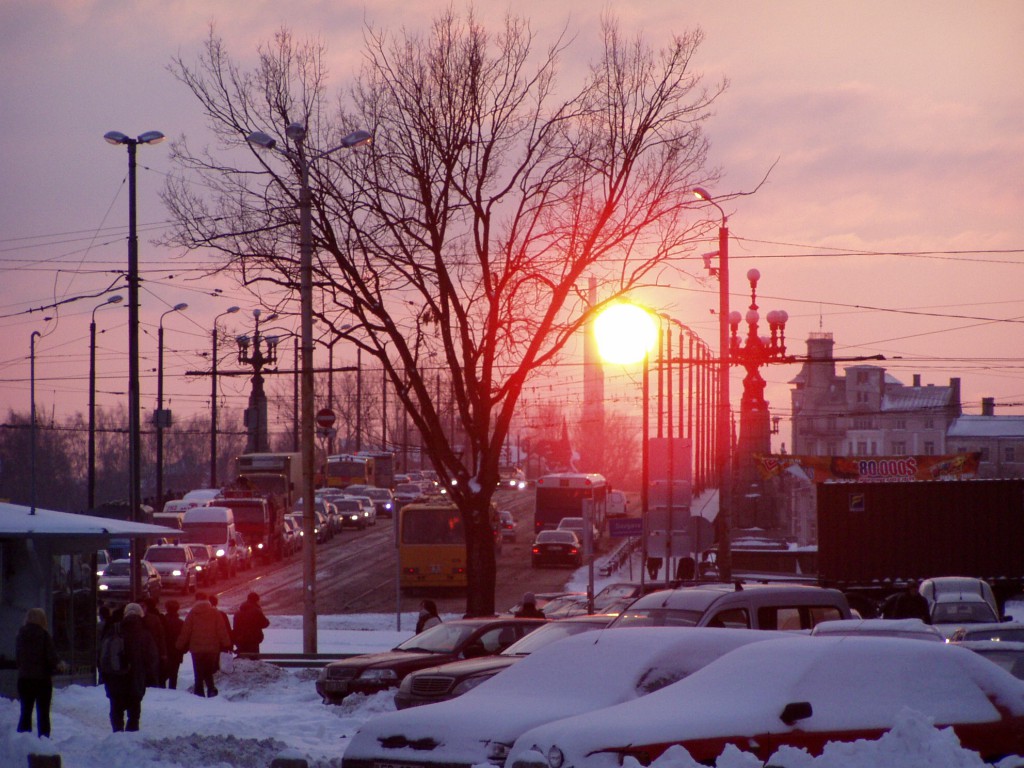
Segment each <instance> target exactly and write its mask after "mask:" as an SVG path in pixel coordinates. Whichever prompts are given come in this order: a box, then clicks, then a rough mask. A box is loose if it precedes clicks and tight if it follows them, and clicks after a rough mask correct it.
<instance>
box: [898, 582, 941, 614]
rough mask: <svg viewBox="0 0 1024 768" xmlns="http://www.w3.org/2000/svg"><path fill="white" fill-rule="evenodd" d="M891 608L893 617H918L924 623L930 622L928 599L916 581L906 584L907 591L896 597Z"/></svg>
mask: <svg viewBox="0 0 1024 768" xmlns="http://www.w3.org/2000/svg"><path fill="white" fill-rule="evenodd" d="M893 608H894V611H893V618H894V619H920V620H921V621H923V622H924V623H925V624H931V623H932V617H931V611H930V610H929V609H928V601H927V600H926V599H925V597H924V595H922V594H921V592H920V590H919V588H918V584H917V582H916V581H912V582H910V583H909V584H907V591H906V592H904V593H903V594H901V595H900V596H899V597H897V598H896V601H895V604H894V606H893Z"/></svg>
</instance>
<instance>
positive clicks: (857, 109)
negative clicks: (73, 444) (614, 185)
mask: <svg viewBox="0 0 1024 768" xmlns="http://www.w3.org/2000/svg"><path fill="white" fill-rule="evenodd" d="M447 4H448V3H447V0H424V1H423V2H420V3H417V4H415V9H416V13H415V15H413V16H411V15H410V14H409V13H408V10H409V8H410V5H409V4H408V3H398V2H394V1H393V0H390V1H386V2H375V3H372V4H367V5H365V6H364V4H362V3H359V2H347V1H345V0H340V1H338V2H332V3H313V2H305V1H303V0H297V2H295V3H291V4H288V5H287V6H283V5H282V4H280V3H270V2H264V1H263V0H250V1H248V2H244V3H242V2H233V1H232V2H220V1H218V2H212V3H211V2H208V1H207V0H204V1H203V2H198V1H195V0H181V1H180V2H172V3H158V4H157V3H133V2H123V1H120V0H118V1H115V2H99V1H98V0H93V1H91V2H90V1H89V0H76V1H74V2H71V1H68V2H54V1H50V2H47V1H46V0H14V2H5V3H3V4H2V5H0V28H3V29H4V39H3V42H2V44H0V66H2V71H3V72H4V73H5V74H4V78H3V80H2V83H0V104H3V109H2V110H0V126H2V129H3V137H4V141H3V142H2V143H0V168H2V170H3V178H4V181H5V183H4V205H3V206H2V207H0V233H2V234H0V264H2V269H3V276H4V279H3V281H2V283H0V316H2V317H0V338H2V339H3V342H2V346H0V407H2V408H3V411H4V413H5V414H6V412H7V410H8V409H9V408H14V409H16V410H18V411H21V412H25V411H27V408H28V402H29V361H28V357H29V336H30V334H31V332H32V331H34V330H39V331H41V332H42V333H43V337H42V338H41V339H39V340H38V341H37V347H36V349H37V362H36V376H37V386H36V401H37V405H38V407H39V408H40V409H42V410H43V411H45V412H46V413H50V412H54V413H56V414H57V415H58V416H62V415H68V414H70V413H72V412H74V411H75V410H84V408H85V404H86V399H87V390H88V324H89V316H90V313H91V311H92V308H93V307H94V306H96V305H98V304H100V303H102V299H83V300H80V301H77V302H74V303H71V304H68V305H65V306H64V307H62V308H61V310H60V312H59V315H57V314H56V313H54V312H53V311H52V310H46V311H39V312H33V313H30V314H24V313H25V312H26V311H27V310H29V309H35V308H40V307H44V306H47V305H50V304H53V303H54V302H56V301H60V300H63V299H66V298H69V297H71V296H76V295H82V294H90V293H98V292H99V291H101V290H103V289H104V288H105V287H106V286H107V285H108V284H110V283H111V282H113V280H114V279H115V273H114V272H113V270H117V269H123V268H124V265H125V264H126V251H127V249H126V242H125V236H126V226H127V188H126V184H125V181H124V180H125V177H126V173H127V158H126V153H125V151H124V149H123V148H114V147H111V146H109V145H107V144H106V143H104V142H103V139H102V136H103V134H104V133H105V132H107V131H109V130H118V131H122V132H124V133H127V134H129V135H133V136H134V135H138V134H139V133H142V132H144V131H147V130H153V129H155V130H160V131H162V132H164V133H165V134H167V135H168V136H169V137H171V138H175V137H179V136H181V135H183V134H186V135H188V136H189V138H190V141H191V142H193V143H194V144H204V143H208V142H209V141H210V140H209V139H208V138H207V137H208V136H209V133H208V131H207V129H206V126H205V124H204V123H203V121H202V117H201V115H200V114H199V109H198V105H197V104H196V103H195V102H194V101H193V100H192V99H191V97H190V94H189V93H188V92H187V91H186V90H185V89H184V88H183V86H181V85H180V84H178V83H177V81H175V80H174V79H173V78H172V77H171V76H170V75H169V73H168V72H167V65H168V64H169V62H170V60H171V58H172V57H173V56H175V55H178V54H181V55H183V56H184V57H185V58H186V59H189V60H193V59H194V58H195V56H196V54H197V53H198V51H199V48H200V45H201V43H202V40H203V38H204V36H205V34H206V29H207V25H208V24H209V23H210V22H211V21H212V22H215V23H216V24H217V25H218V30H219V32H220V33H221V34H222V35H223V36H224V37H225V38H226V40H227V42H228V44H229V46H230V47H231V49H232V52H233V54H234V55H235V56H236V57H238V58H241V59H249V58H250V57H251V55H252V52H253V50H254V47H255V44H256V43H257V42H259V41H263V40H265V39H267V38H268V37H270V36H271V35H272V34H273V33H274V31H275V30H277V29H278V28H279V27H280V26H282V25H287V26H289V27H290V28H292V30H293V31H294V32H295V33H296V34H297V35H299V36H306V35H312V34H317V35H321V36H322V37H323V38H324V40H325V41H326V42H327V44H328V46H329V50H330V53H331V56H332V60H331V72H332V76H333V83H332V85H334V86H337V87H339V88H340V87H341V86H343V85H344V84H345V82H346V80H347V78H348V77H349V76H350V74H351V73H352V72H353V71H354V70H355V68H356V67H357V66H358V61H359V51H360V47H361V35H362V28H361V25H362V22H363V20H364V18H365V19H367V20H370V21H372V22H374V23H376V24H379V25H382V26H395V25H399V24H405V25H408V26H411V27H414V28H415V27H421V26H422V25H425V24H426V22H427V20H428V18H429V15H430V12H432V11H437V10H439V9H441V8H444V7H445V6H447ZM480 5H481V8H482V9H483V10H480V11H479V13H480V15H482V16H483V17H484V18H495V17H497V16H498V15H499V13H500V12H499V11H497V10H491V8H492V4H490V3H486V4H483V3H481V4H480ZM494 7H495V8H496V7H497V6H494ZM514 7H515V10H516V12H517V13H521V14H523V15H525V16H526V17H528V18H530V19H531V20H532V22H533V26H534V28H535V30H536V32H537V34H538V37H539V39H540V42H546V41H548V40H550V39H551V38H552V37H553V36H554V35H555V34H556V33H557V31H558V30H559V29H560V28H561V26H562V25H564V24H565V25H567V26H568V28H569V30H570V31H571V32H573V33H575V34H576V35H577V40H576V43H575V45H574V47H573V48H572V51H571V54H572V56H574V57H575V58H573V57H567V58H566V60H565V64H564V70H565V77H566V79H567V82H568V83H569V84H570V85H571V84H572V83H573V82H574V78H576V77H578V75H579V72H580V71H581V67H582V66H583V61H584V60H585V58H586V56H587V53H588V50H589V49H591V48H592V47H593V46H594V44H595V42H596V36H595V34H594V32H595V27H596V23H597V20H598V17H599V14H600V12H601V8H602V6H601V5H600V4H596V3H593V2H588V1H585V0H565V1H563V2H559V3H552V2H550V0H520V1H519V2H517V3H515V5H514ZM609 7H614V9H615V11H616V13H617V14H618V16H619V18H620V20H621V22H622V24H623V26H624V27H625V28H626V29H627V30H629V31H634V32H635V31H639V32H643V33H644V34H645V35H646V36H647V38H648V39H649V40H650V41H651V42H652V43H655V44H657V43H659V42H661V41H663V40H665V39H666V38H665V36H666V35H667V34H668V33H669V32H670V31H672V30H676V31H683V30H684V29H686V28H688V27H691V26H694V25H699V26H700V27H702V28H703V30H704V32H705V35H706V39H705V42H704V45H703V46H702V48H701V50H700V52H699V54H698V57H697V60H696V62H695V66H696V68H697V69H698V70H700V71H703V72H704V73H705V76H706V77H707V78H708V79H709V80H711V81H715V80H718V79H721V78H722V77H726V78H728V79H729V80H730V87H729V89H728V90H727V91H726V93H725V94H724V95H723V96H722V97H721V99H720V100H719V102H718V105H717V114H716V116H715V117H714V118H713V119H712V120H711V121H710V122H709V124H708V126H707V129H708V133H709V136H710V138H711V141H712V144H713V149H712V161H713V163H714V164H716V165H717V166H719V167H720V168H721V169H722V172H723V180H722V183H721V186H720V188H719V189H716V190H712V192H713V193H715V194H728V193H733V192H749V191H752V190H753V189H754V188H755V187H756V186H757V185H758V183H759V182H760V181H761V179H762V177H763V176H764V175H765V174H766V173H767V171H768V169H769V168H770V167H771V166H772V164H773V163H776V161H777V164H776V165H775V168H774V170H773V171H772V172H771V174H770V176H769V178H768V180H767V182H766V183H765V184H764V186H762V187H761V189H760V190H759V191H758V192H757V194H756V195H752V196H749V197H744V198H740V199H738V200H736V201H734V202H732V203H730V204H729V205H728V206H727V212H728V214H729V224H730V227H731V233H732V236H733V240H732V242H731V256H732V289H733V300H732V305H733V308H734V309H740V310H741V311H742V310H745V309H746V304H747V303H748V302H747V300H745V299H744V294H745V293H746V290H747V286H746V281H745V280H744V274H745V273H746V271H747V269H749V268H750V267H756V268H758V269H759V270H760V271H761V274H762V281H761V284H760V286H759V288H758V294H759V304H760V306H761V312H762V316H763V315H764V314H766V313H767V311H768V310H771V309H776V308H779V309H786V310H787V311H788V312H789V316H790V322H789V326H788V329H787V336H788V340H789V342H790V351H791V352H793V353H796V354H802V353H803V352H804V351H805V345H804V339H805V338H806V337H807V335H808V333H810V332H816V331H819V330H820V331H826V332H831V333H833V334H834V336H835V340H836V351H837V354H840V355H851V356H853V355H873V354H883V355H885V356H886V357H887V358H889V361H888V362H886V363H884V365H886V366H887V367H888V368H889V369H890V371H891V372H892V373H893V374H894V375H895V376H897V377H898V378H900V379H901V380H903V381H904V382H905V383H907V384H909V383H910V381H911V378H912V375H913V374H914V373H921V374H922V377H923V381H924V383H926V384H927V383H933V384H946V383H948V380H949V378H950V377H951V376H959V377H960V378H961V379H962V391H963V400H964V403H965V410H966V411H967V412H977V411H978V408H979V405H980V401H981V398H982V397H989V396H991V397H995V398H996V403H997V413H1003V414H1008V413H1017V414H1020V413H1024V405H1021V406H1016V407H1015V406H1012V405H1010V404H1013V403H1021V404H1024V374H1022V373H1021V370H1020V368H1021V361H1020V359H1019V358H1018V357H1017V354H1018V352H1017V350H1018V349H1020V328H1021V320H1022V319H1024V295H1022V293H1021V290H1020V287H1019V286H1020V284H1021V279H1020V270H1021V267H1020V266H1019V265H1020V262H1021V260H1022V251H1024V215H1022V210H1024V205H1022V203H1024V181H1022V180H1024V132H1022V131H1021V125H1022V124H1024V89H1021V87H1020V81H1021V76H1022V75H1024V46H1022V45H1021V41H1022V40H1024V5H1022V4H1020V3H1018V2H1014V1H1013V0H1003V1H996V2H972V3H963V2H946V1H944V0H930V1H929V2H902V3H898V4H894V3H890V2H862V1H859V0H858V1H857V2H853V1H852V0H851V1H849V2H828V1H825V2H822V1H811V0H808V1H806V2H793V1H790V2H786V1H783V2H771V3H768V2H762V3H755V2H739V1H738V0H719V1H717V2H713V1H710V0H709V1H708V2H704V1H694V2H678V1H677V2H668V1H667V0H666V1H665V2H654V1H652V0H643V1H642V2H641V1H640V0H636V1H634V2H619V3H614V4H609ZM285 9H287V10H285ZM286 13H287V15H285V14H286ZM367 127H369V128H372V126H367ZM167 154H168V153H167V149H166V145H161V146H155V147H142V148H140V150H139V158H138V159H139V171H138V181H139V225H140V250H141V258H142V264H143V276H144V278H145V283H144V287H143V291H142V313H143V314H142V316H143V335H142V342H141V344H142V354H143V357H144V359H143V361H142V363H141V367H142V371H143V382H142V405H143V408H144V411H145V412H144V416H143V418H144V419H148V412H149V410H150V409H151V408H153V407H154V406H155V398H156V379H155V375H152V374H150V373H149V372H150V370H151V369H153V368H155V366H156V356H157V355H156V324H157V320H158V318H159V315H160V313H161V312H163V311H165V310H166V309H169V308H170V307H171V306H173V305H174V304H176V303H178V302H182V301H184V302H188V303H189V304H190V308H189V310H188V311H187V312H185V313H182V315H180V316H179V315H171V316H168V317H167V318H166V319H165V329H166V339H167V341H166V344H165V377H166V378H165V390H166V399H167V400H168V403H167V404H169V407H171V408H172V409H174V410H175V411H176V413H177V414H183V413H186V412H189V411H192V410H201V411H202V412H204V413H205V412H206V409H207V408H208V405H209V404H208V397H209V396H208V389H209V383H208V381H207V380H205V379H192V380H189V381H183V380H182V379H183V377H181V376H180V374H181V373H182V372H184V371H186V370H193V369H202V368H206V367H208V362H207V361H206V359H205V358H201V357H200V356H199V353H200V352H201V351H207V350H208V349H209V346H210V341H209V339H210V329H211V327H212V321H213V317H214V315H215V314H217V313H218V312H221V311H223V310H224V309H226V308H227V307H228V306H230V305H231V304H239V305H241V306H242V307H243V309H244V310H245V311H244V313H240V314H238V315H234V316H232V317H227V318H223V319H222V321H221V322H222V325H223V327H224V328H226V329H227V330H228V331H229V332H230V334H231V335H234V334H235V333H241V332H243V331H250V332H251V327H252V323H251V316H250V315H249V310H251V309H252V308H253V307H254V306H255V303H254V301H253V300H252V298H251V297H248V296H245V295H244V294H242V293H241V292H239V291H238V290H236V289H232V288H231V287H230V286H227V285H225V286H223V287H224V288H225V292H226V293H227V294H231V295H229V296H227V297H226V298H220V299H213V298H211V297H209V296H208V295H206V291H208V290H209V286H208V285H205V284H202V283H197V282H196V281H194V280H189V275H190V273H189V272H188V271H187V268H188V267H190V266H192V265H193V263H194V262H195V261H196V260H197V257H196V256H192V255H183V254H178V253H171V252H162V251H160V250H158V249H157V248H156V247H155V246H153V245H151V244H150V240H151V239H153V238H154V237H156V236H157V235H158V234H159V233H160V229H161V226H160V222H162V221H163V220H165V219H166V215H165V213H164V212H163V210H162V209H161V205H160V202H159V199H158V197H157V193H158V191H159V189H160V187H161V186H162V184H163V181H164V178H165V174H167V173H170V172H171V171H172V170H173V169H172V167H171V164H170V162H169V160H168V156H167ZM713 247H714V246H713V245H711V244H709V245H708V247H707V248H706V249H704V250H712V249H713ZM690 271H691V272H692V274H693V275H695V276H700V275H701V272H702V269H701V268H700V259H699V254H698V257H697V258H695V260H694V262H693V266H692V269H690ZM642 298H644V299H645V300H646V301H647V302H648V303H651V304H655V305H659V306H662V307H663V308H664V309H665V310H666V311H668V312H669V313H670V314H672V315H673V316H674V317H676V318H677V319H678V320H680V321H681V322H684V323H686V324H687V325H690V326H691V327H693V328H695V329H696V330H698V331H699V332H700V333H701V334H702V335H703V336H704V338H705V339H706V340H708V341H709V342H710V343H711V344H712V345H713V346H715V347H717V330H716V320H715V317H714V315H712V314H711V313H710V309H711V308H712V307H714V306H716V305H717V284H716V283H714V282H710V281H706V280H705V281H700V280H688V281H685V282H682V281H681V282H679V283H678V284H676V285H673V286H666V287H665V288H664V289H662V290H661V291H660V292H651V294H650V295H648V296H645V297H642ZM123 306H124V305H122V307H121V308H107V309H103V310H101V311H100V312H98V313H97V322H98V325H99V327H100V328H101V329H102V330H104V331H105V333H104V334H103V335H101V337H100V344H99V350H100V351H99V356H98V360H99V362H98V367H99V369H100V376H101V378H100V384H99V386H98V390H99V393H100V394H99V396H98V402H99V404H100V406H101V407H109V406H112V405H114V404H115V403H116V402H119V401H123V400H124V396H123V395H119V394H117V393H118V392H121V393H123V392H124V391H125V389H126V385H127V359H126V354H125V350H126V347H127V330H126V320H127V313H126V310H125V309H124V308H123ZM44 316H56V317H58V319H57V320H56V321H50V322H48V323H44V322H43V319H42V318H43V317H44ZM243 319H244V322H243ZM339 349H340V347H339ZM286 354H290V348H289V350H288V352H287V353H286ZM340 354H343V353H339V355H340ZM897 357H901V358H902V359H899V360H894V359H893V358H897ZM336 362H337V360H336ZM353 362H354V360H344V359H342V360H341V363H342V364H352V363H353ZM797 370H798V368H797V367H796V366H778V367H773V368H772V369H770V370H767V371H765V372H764V375H765V378H766V379H767V380H768V381H769V389H768V393H767V395H768V399H769V400H770V401H771V403H772V406H773V412H775V413H776V414H778V415H781V416H783V431H784V433H786V432H788V425H787V421H786V420H787V417H788V413H789V395H788V386H787V384H786V382H788V381H789V380H790V379H791V378H792V377H793V376H794V375H795V374H796V373H797ZM617 375H618V374H617ZM736 375H737V378H736V380H735V383H734V385H733V389H732V391H733V393H734V395H735V396H736V399H737V401H738V395H739V391H740V387H739V378H738V373H737V374H736ZM571 377H572V379H573V382H574V383H573V384H572V385H568V384H566V385H564V386H563V387H559V388H558V389H559V391H560V392H565V393H566V394H568V392H569V391H572V394H573V397H571V398H570V401H571V402H575V401H576V400H577V398H576V394H577V393H578V392H579V391H581V389H582V388H581V386H577V385H576V383H575V382H578V377H577V376H571ZM563 378H564V377H563ZM225 388H226V391H227V393H228V395H229V398H228V403H227V405H228V407H229V408H241V407H244V398H245V394H246V390H244V389H243V388H242V386H241V382H239V383H237V384H235V383H232V382H227V381H225ZM232 393H235V394H232ZM536 395H537V397H539V396H540V393H536ZM782 437H783V439H786V440H787V442H788V436H787V435H783V436H782Z"/></svg>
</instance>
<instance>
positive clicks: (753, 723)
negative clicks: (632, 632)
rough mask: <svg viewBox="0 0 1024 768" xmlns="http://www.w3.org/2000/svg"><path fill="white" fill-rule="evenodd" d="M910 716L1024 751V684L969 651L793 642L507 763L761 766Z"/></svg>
mask: <svg viewBox="0 0 1024 768" xmlns="http://www.w3.org/2000/svg"><path fill="white" fill-rule="evenodd" d="M614 633H615V630H608V631H607V632H606V633H605V634H608V635H612V634H614ZM553 647H557V646H553ZM521 666H522V665H520V667H518V668H517V670H518V669H520V668H521ZM501 679H502V678H500V677H499V678H497V679H496V680H495V681H494V682H495V683H497V682H498V681H499V680H501ZM480 691H481V693H482V692H483V689H482V688H481V689H480ZM467 698H468V697H467ZM467 703H469V702H468V701H467ZM908 709H910V710H914V711H916V712H918V713H921V714H922V715H923V716H924V717H926V718H928V720H929V721H931V722H933V723H934V725H935V727H937V728H947V727H948V728H952V729H953V731H954V732H955V733H956V737H957V738H959V740H960V743H961V744H962V745H963V747H964V748H966V749H970V750H977V751H978V752H980V753H981V759H982V760H985V761H993V762H994V760H995V759H996V758H1001V757H1004V756H1006V755H1018V754H1022V750H1024V684H1022V683H1021V681H1019V680H1017V679H1015V678H1014V677H1013V676H1011V675H1010V674H1008V673H1007V672H1005V671H1003V670H1000V669H997V668H996V667H995V666H994V665H992V664H990V663H989V662H986V661H985V660H984V659H981V658H979V657H978V656H976V655H973V654H971V653H970V652H968V651H966V650H965V649H962V648H955V647H948V646H946V645H945V644H940V643H913V642H907V641H905V640H899V639H890V638H879V637H835V638H832V637H819V638H812V639H808V638H803V637H792V638H787V639H781V640H770V641H766V642H763V643H754V644H751V645H748V646H746V647H743V648H737V649H735V650H733V651H731V652H730V653H728V654H726V655H724V656H722V657H721V658H719V659H717V660H716V661H713V662H711V663H710V664H708V665H707V666H705V667H704V668H703V669H700V670H698V671H696V672H694V673H693V674H692V675H690V676H689V677H687V678H685V679H683V680H680V681H679V682H677V683H675V684H673V685H670V686H667V687H665V688H663V689H661V690H660V691H656V692H655V693H652V694H650V695H649V696H645V697H643V698H639V699H636V700H633V701H627V702H625V703H623V704H618V705H615V706H611V707H607V708H605V709H601V710H599V711H595V712H591V713H589V714H587V715H584V716H580V717H573V718H571V719H564V720H560V721H558V722H557V723H550V724H547V725H543V726H540V727H538V728H534V729H533V730H531V731H528V732H527V733H524V734H523V735H522V736H520V737H519V739H517V741H516V743H515V745H514V746H513V748H512V750H511V753H510V754H509V756H508V760H507V765H510V766H516V768H533V767H535V768H551V767H552V766H561V765H565V766H573V768H619V766H621V765H623V763H627V764H628V763H632V760H633V759H635V760H638V761H639V763H640V764H641V765H650V764H651V763H652V762H654V761H655V760H657V759H658V758H659V757H660V756H661V755H663V754H664V753H665V752H666V751H667V750H668V749H670V748H672V747H674V746H677V745H678V746H681V747H683V748H684V749H686V750H687V751H688V752H689V755H690V758H692V760H693V761H695V762H696V763H705V764H708V765H710V764H714V762H715V761H716V760H717V759H718V757H719V756H720V755H721V754H722V752H723V751H724V750H725V749H726V748H727V747H728V746H729V745H734V746H735V747H738V748H739V749H741V750H743V751H744V752H750V753H752V754H753V755H754V756H755V757H756V758H757V759H758V760H761V761H767V760H768V758H769V757H770V756H772V755H773V754H775V752H776V751H777V750H779V749H780V748H782V747H787V746H788V747H793V748H794V749H799V750H807V752H808V753H810V755H812V756H817V755H820V754H821V753H822V751H823V750H824V748H825V745H826V744H827V743H829V742H850V741H855V740H860V739H878V738H880V737H881V736H883V735H884V734H885V733H886V732H887V731H889V730H891V729H892V728H893V727H894V726H895V725H896V723H897V721H898V720H899V719H900V718H901V717H904V716H905V714H904V713H905V712H906V710H908ZM428 710H429V708H428ZM680 713H685V716H681V714H680Z"/></svg>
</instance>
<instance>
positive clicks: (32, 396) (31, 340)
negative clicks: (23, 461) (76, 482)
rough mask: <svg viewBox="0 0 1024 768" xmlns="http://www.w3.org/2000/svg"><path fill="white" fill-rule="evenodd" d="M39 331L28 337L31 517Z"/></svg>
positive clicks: (33, 488) (34, 497) (34, 468)
mask: <svg viewBox="0 0 1024 768" xmlns="http://www.w3.org/2000/svg"><path fill="white" fill-rule="evenodd" d="M42 335H43V334H41V333H40V332H39V331H32V334H31V335H30V336H29V337H28V352H29V365H28V367H29V408H31V411H32V416H31V419H32V421H31V422H30V423H31V429H30V430H29V431H30V432H31V437H30V439H31V445H30V446H29V449H28V452H29V466H30V469H29V480H30V482H31V485H32V488H31V493H30V496H31V498H32V510H31V511H30V512H29V514H30V515H34V514H35V513H36V339H37V338H39V337H40V336H42Z"/></svg>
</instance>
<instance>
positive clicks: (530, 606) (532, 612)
mask: <svg viewBox="0 0 1024 768" xmlns="http://www.w3.org/2000/svg"><path fill="white" fill-rule="evenodd" d="M512 615H513V616H515V617H516V618H517V619H543V618H544V611H542V610H541V609H540V608H538V607H537V596H536V595H534V594H533V592H527V593H526V594H525V595H523V604H522V605H520V606H519V610H518V611H516V612H515V613H514V614H512Z"/></svg>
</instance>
